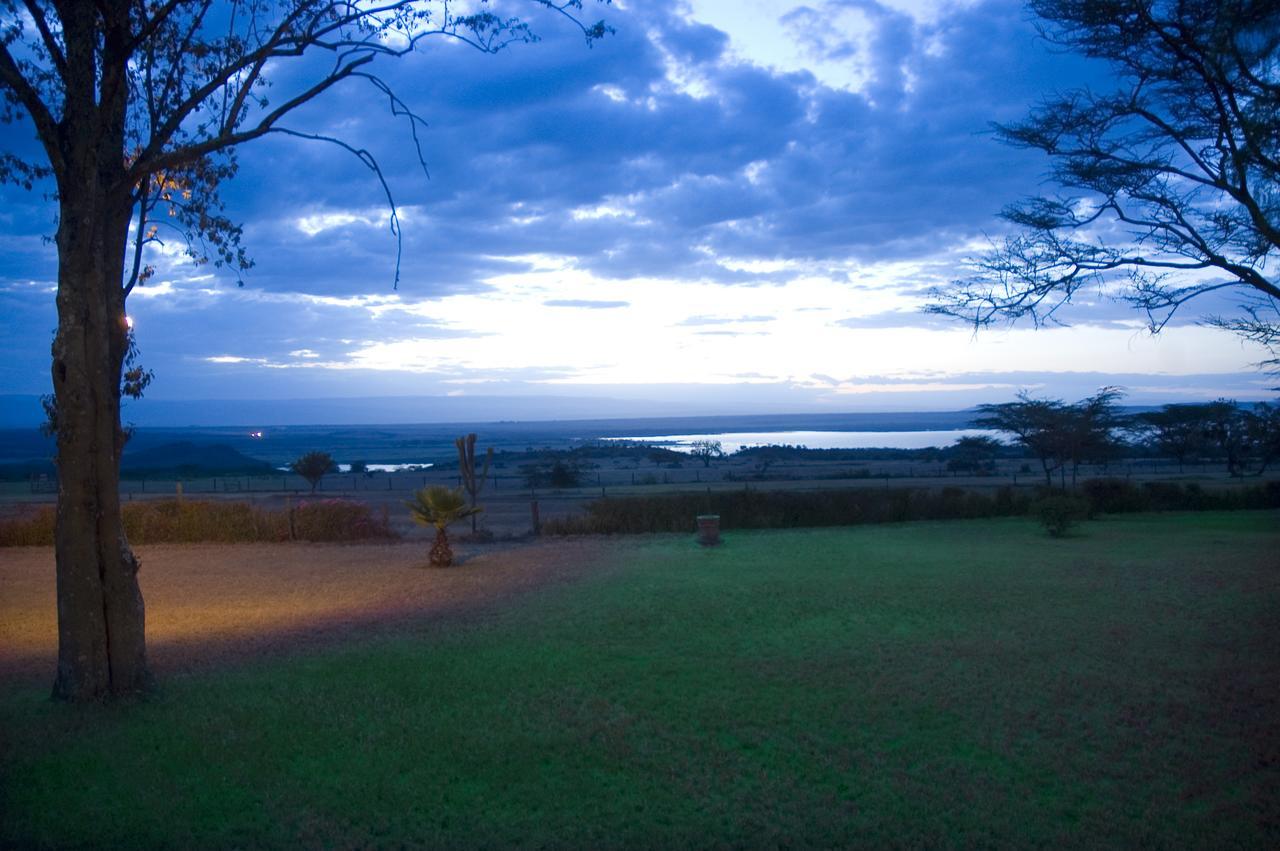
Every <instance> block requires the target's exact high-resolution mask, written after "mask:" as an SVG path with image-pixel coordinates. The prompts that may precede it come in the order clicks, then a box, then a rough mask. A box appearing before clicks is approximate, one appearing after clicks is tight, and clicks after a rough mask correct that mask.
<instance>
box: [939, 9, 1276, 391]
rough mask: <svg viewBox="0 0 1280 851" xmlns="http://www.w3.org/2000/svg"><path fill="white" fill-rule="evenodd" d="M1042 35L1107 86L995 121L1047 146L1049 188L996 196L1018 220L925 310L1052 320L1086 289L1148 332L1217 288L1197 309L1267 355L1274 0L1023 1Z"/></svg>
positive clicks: (1022, 139)
mask: <svg viewBox="0 0 1280 851" xmlns="http://www.w3.org/2000/svg"><path fill="white" fill-rule="evenodd" d="M1029 6H1030V8H1031V10H1032V11H1033V12H1034V13H1035V14H1036V15H1037V16H1038V18H1039V21H1040V31H1041V34H1042V35H1043V36H1044V38H1046V39H1047V40H1048V41H1049V42H1050V44H1051V45H1053V46H1054V47H1057V48H1061V49H1065V50H1068V51H1072V52H1075V53H1079V54H1081V55H1084V56H1087V57H1090V58H1093V59H1098V60H1101V61H1103V62H1105V63H1107V64H1108V65H1109V66H1110V68H1111V69H1112V70H1113V72H1114V75H1115V86H1114V88H1113V89H1111V90H1107V91H1099V90H1095V89H1091V88H1078V89H1073V90H1069V91H1064V92H1057V93H1054V94H1051V95H1048V96H1046V97H1045V98H1044V100H1043V101H1042V102H1041V103H1040V104H1039V105H1037V106H1035V107H1034V108H1033V109H1032V110H1031V112H1030V114H1029V115H1028V116H1027V117H1026V118H1025V119H1024V120H1022V121H1020V122H1016V123H1012V124H999V125H996V126H995V132H996V135H997V137H998V138H999V139H1000V140H1001V141H1003V142H1005V143H1007V144H1009V145H1012V146H1014V147H1017V148H1026V149H1033V150H1039V151H1042V152H1044V153H1045V154H1046V155H1047V156H1048V157H1049V158H1050V170H1049V175H1048V176H1049V178H1050V182H1051V184H1053V185H1055V186H1056V187H1057V189H1056V191H1053V192H1050V193H1046V194H1042V195H1038V196H1035V197H1032V198H1028V199H1026V200H1024V201H1022V202H1020V203H1016V204H1012V205H1010V206H1008V207H1006V208H1005V209H1004V211H1003V213H1002V216H1003V218H1004V219H1005V220H1007V221H1008V222H1010V223H1011V224H1012V225H1014V226H1015V228H1016V229H1015V231H1014V232H1013V233H1012V234H1011V235H1009V236H1007V237H1005V238H1004V239H1003V240H1002V241H1001V242H999V243H998V244H996V245H995V246H994V247H993V248H992V249H991V250H990V251H989V252H988V253H986V254H985V255H983V256H981V257H979V258H977V259H976V260H975V262H974V266H975V274H974V275H973V276H971V277H969V278H966V279H964V280H960V281H956V282H954V283H953V284H952V285H950V286H949V287H944V288H941V289H938V290H936V291H935V292H934V294H933V301H932V303H931V305H930V307H929V308H928V309H929V310H930V311H932V312H934V313H941V314H945V315H951V316H956V317H961V318H964V319H966V320H968V321H970V322H972V323H974V325H975V327H981V326H984V325H988V324H990V323H992V322H996V321H1004V320H1016V319H1020V318H1024V317H1025V318H1028V319H1030V320H1031V321H1033V322H1034V323H1036V324H1037V325H1039V324H1042V323H1046V322H1055V321H1059V311H1060V309H1061V308H1062V306H1063V305H1065V304H1067V303H1069V302H1070V301H1071V300H1072V298H1073V296H1075V295H1076V293H1077V292H1078V291H1079V290H1080V289H1081V288H1083V287H1086V286H1097V287H1099V288H1100V289H1101V290H1102V291H1103V292H1104V293H1106V294H1108V295H1112V296H1115V297H1117V298H1119V299H1121V300H1123V301H1125V302H1127V303H1128V304H1130V305H1132V306H1133V307H1135V308H1137V309H1138V310H1140V311H1142V312H1143V313H1144V314H1145V316H1146V319H1147V322H1148V326H1149V328H1150V330H1151V331H1152V332H1158V331H1159V330H1160V329H1162V328H1163V327H1164V326H1165V325H1166V323H1168V322H1169V321H1170V319H1171V318H1172V317H1173V316H1174V314H1175V313H1176V312H1177V311H1178V310H1179V308H1180V307H1182V305H1184V304H1186V303H1187V302H1189V301H1192V300H1194V299H1200V298H1202V297H1203V296H1206V295H1207V294H1209V293H1213V292H1219V291H1225V292H1226V294H1227V295H1229V296H1230V297H1231V300H1232V302H1233V303H1234V305H1235V308H1234V309H1230V310H1228V311H1227V312H1218V311H1211V312H1209V313H1208V314H1207V315H1206V316H1205V317H1204V321H1206V322H1207V323H1209V324H1212V325H1216V326H1218V327H1221V328H1224V329H1227V330H1229V331H1233V332H1235V333H1237V334H1240V335H1242V336H1243V337H1245V338H1247V339H1249V340H1252V341H1254V342H1256V343H1259V344H1261V345H1263V346H1264V347H1266V349H1267V350H1268V351H1269V352H1270V355H1269V357H1268V358H1267V359H1266V360H1265V361H1264V363H1265V364H1266V365H1268V366H1270V367H1271V368H1273V369H1280V354H1278V353H1277V346H1278V345H1280V284H1278V283H1277V280H1276V278H1275V274H1274V267H1275V263H1276V261H1277V259H1278V258H1277V253H1278V252H1280V5H1277V4H1276V3H1275V2H1273V0H1031V2H1030V3H1029Z"/></svg>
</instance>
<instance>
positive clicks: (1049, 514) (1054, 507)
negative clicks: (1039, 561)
mask: <svg viewBox="0 0 1280 851" xmlns="http://www.w3.org/2000/svg"><path fill="white" fill-rule="evenodd" d="M1033 510H1034V512H1035V515H1036V516H1037V517H1038V518H1040V522H1041V523H1043V524H1044V528H1045V531H1046V532H1048V533H1049V535H1050V537H1054V538H1064V537H1066V535H1067V533H1068V532H1070V531H1071V530H1072V529H1074V528H1075V526H1076V524H1077V523H1079V522H1080V521H1081V520H1087V519H1089V501H1088V500H1087V499H1084V498H1082V497H1078V496H1070V495H1065V494H1063V495H1059V496H1046V497H1045V498H1043V499H1041V500H1039V501H1037V502H1036V503H1035V505H1034V506H1033Z"/></svg>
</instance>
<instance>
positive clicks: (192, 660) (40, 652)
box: [0, 539, 629, 682]
mask: <svg viewBox="0 0 1280 851" xmlns="http://www.w3.org/2000/svg"><path fill="white" fill-rule="evenodd" d="M627 546H629V545H628V544H627V543H625V542H621V541H606V540H603V539H574V540H563V539H545V540H538V541H532V542H517V543H499V544H489V545H475V544H468V545H461V546H458V547H456V552H457V555H458V559H457V562H458V563H457V564H455V566H454V567H453V568H449V569H445V570H437V569H431V568H426V567H424V565H425V563H426V548H425V547H424V545H423V544H422V543H421V542H413V543H401V544H362V545H341V544H188V545H178V544H165V545H154V546H148V547H138V555H139V557H140V559H141V561H142V573H141V574H140V580H141V583H142V592H143V596H144V597H145V599H146V601H147V644H148V651H149V653H150V655H151V662H152V666H153V668H154V669H155V671H156V672H157V673H158V674H160V675H163V674H166V673H171V672H175V671H184V670H192V669H198V668H202V667H207V666H210V665H222V664H234V663H235V662H237V661H242V660H245V659H248V658H251V657H258V656H261V655H262V654H264V653H279V652H286V651H293V650H297V649H301V648H306V647H308V646H317V647H318V646H323V645H326V644H328V645H332V644H336V643H341V642H343V641H345V640H349V639H350V638H351V637H352V635H353V633H359V635H361V636H366V635H371V634H374V633H377V632H386V631H391V630H397V629H405V628H408V627H411V626H412V627H418V628H421V626H422V625H423V624H424V623H431V622H433V621H437V620H441V621H447V622H456V620H457V619H459V618H462V619H475V618H479V617H484V616H486V614H493V613H495V612H497V611H499V610H500V609H499V605H500V604H504V603H510V602H512V601H513V599H514V598H517V597H519V596H521V595H525V594H529V593H534V592H537V591H538V590H540V589H544V588H546V587H548V586H552V585H556V584H560V583H562V582H566V581H571V580H574V579H579V578H582V577H585V576H588V575H591V574H598V573H600V572H602V571H608V570H612V569H614V567H615V566H616V565H617V563H618V562H619V559H618V554H619V552H620V550H621V549H622V548H625V547H627ZM56 658H57V619H56V606H55V592H54V563H53V550H52V548H48V547H20V548H14V549H3V550H0V682H3V681H4V680H15V679H21V680H29V679H32V678H40V677H44V678H48V679H50V680H51V679H52V676H53V668H54V664H55V661H56Z"/></svg>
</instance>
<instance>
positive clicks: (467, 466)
mask: <svg viewBox="0 0 1280 851" xmlns="http://www.w3.org/2000/svg"><path fill="white" fill-rule="evenodd" d="M453 443H454V445H455V446H457V447H458V474H459V477H460V478H461V479H462V486H463V487H464V488H466V490H467V496H468V497H469V498H470V500H471V508H472V510H473V513H472V515H471V531H472V533H474V532H475V531H476V513H478V511H479V509H478V508H477V503H478V501H479V499H480V492H481V491H482V490H484V483H485V481H486V480H487V479H488V478H489V464H490V463H491V462H492V461H493V447H492V446H490V447H489V448H488V450H487V451H486V452H485V453H484V469H482V470H481V471H480V475H479V476H477V475H476V436H475V433H474V432H472V433H471V434H468V435H466V436H465V437H459V438H458V439H457V440H455V441H454V442H453Z"/></svg>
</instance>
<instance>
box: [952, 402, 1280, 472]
mask: <svg viewBox="0 0 1280 851" xmlns="http://www.w3.org/2000/svg"><path fill="white" fill-rule="evenodd" d="M1122 397H1123V393H1122V392H1121V391H1120V390H1119V389H1117V388H1115V387H1104V388H1102V389H1101V390H1099V391H1098V392H1097V393H1096V394H1094V395H1093V396H1089V397H1087V398H1085V399H1082V400H1080V401H1079V402H1076V403H1075V404H1067V403H1065V402H1063V401H1061V400H1059V399H1037V398H1033V397H1032V396H1030V395H1029V394H1028V393H1025V392H1023V393H1019V394H1018V400H1017V401H1016V402H1003V403H999V404H991V405H982V406H980V407H979V411H980V412H981V416H979V417H978V418H976V419H975V420H974V421H973V424H974V425H975V426H977V427H978V428H987V429H992V430H994V431H998V432H1002V433H1004V434H1008V435H1010V436H1012V437H1013V439H1014V441H1015V442H1016V443H1017V444H1018V445H1020V446H1022V447H1023V448H1024V449H1025V450H1026V451H1027V452H1028V454H1030V455H1031V456H1033V457H1034V458H1036V460H1037V461H1039V463H1040V468H1041V471H1042V472H1043V473H1044V477H1045V484H1046V485H1052V484H1053V477H1054V475H1055V474H1057V475H1058V477H1059V481H1060V483H1061V485H1062V486H1063V487H1065V486H1066V481H1067V475H1068V471H1069V472H1070V476H1071V482H1072V484H1073V485H1074V484H1075V482H1076V479H1077V476H1078V473H1079V469H1080V466H1081V465H1082V464H1106V463H1107V462H1109V461H1112V460H1115V459H1116V458H1118V457H1120V456H1122V455H1132V454H1134V451H1135V450H1140V451H1145V452H1146V453H1150V454H1152V455H1155V456H1158V457H1167V458H1171V459H1174V460H1176V461H1177V463H1178V467H1179V469H1180V470H1181V469H1182V467H1183V466H1184V465H1185V464H1186V463H1187V462H1188V461H1197V460H1215V461H1225V462H1226V465H1227V471H1228V473H1229V474H1230V475H1232V476H1244V475H1246V474H1248V473H1252V474H1254V475H1261V474H1262V473H1263V472H1265V471H1266V469H1267V467H1268V466H1270V464H1271V463H1272V462H1273V461H1275V460H1276V458H1277V457H1280V408H1277V407H1275V406H1272V405H1268V404H1266V403H1262V402H1260V403H1257V404H1253V405H1240V404H1239V403H1237V402H1235V401H1233V400H1228V399H1219V400H1217V401H1214V402H1208V403H1202V404H1181V405H1164V406H1163V407H1161V408H1159V409H1157V410H1154V411H1144V412H1141V413H1137V414H1124V413H1122V412H1121V411H1120V410H1119V408H1118V406H1117V404H1116V403H1117V402H1118V401H1119V400H1120V399H1121V398H1122ZM965 440H968V441H969V445H968V446H967V447H965V448H967V451H968V454H969V455H970V456H972V455H974V454H980V453H981V451H982V450H983V449H990V447H984V446H982V445H980V444H979V443H978V441H980V440H982V438H978V439H976V440H975V439H971V438H967V439H965ZM963 442H964V441H961V443H963ZM955 448H956V449H957V450H960V449H962V447H960V445H959V444H957V446H956V447H955Z"/></svg>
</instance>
